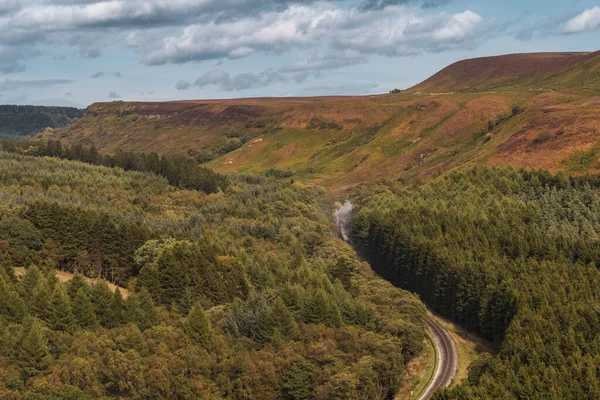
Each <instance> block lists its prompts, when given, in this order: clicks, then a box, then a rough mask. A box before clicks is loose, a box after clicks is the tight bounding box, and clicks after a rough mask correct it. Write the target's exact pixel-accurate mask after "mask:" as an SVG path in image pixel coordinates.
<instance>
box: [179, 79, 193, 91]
mask: <svg viewBox="0 0 600 400" xmlns="http://www.w3.org/2000/svg"><path fill="white" fill-rule="evenodd" d="M191 86H192V84H191V83H189V82H188V81H183V80H181V81H179V82H177V84H176V85H175V89H177V90H187V89H189V88H190V87H191Z"/></svg>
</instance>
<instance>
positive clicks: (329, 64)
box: [281, 51, 367, 73]
mask: <svg viewBox="0 0 600 400" xmlns="http://www.w3.org/2000/svg"><path fill="white" fill-rule="evenodd" d="M365 62H367V58H366V57H365V56H363V55H362V54H360V53H356V52H351V51H346V52H344V51H342V52H335V51H332V52H331V53H330V54H326V55H319V56H311V57H308V58H306V59H304V60H302V61H298V62H296V63H294V64H289V65H286V66H284V67H282V68H281V72H301V73H307V72H316V71H323V70H329V69H339V68H343V67H349V66H353V65H358V64H362V63H365Z"/></svg>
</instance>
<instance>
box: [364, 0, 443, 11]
mask: <svg viewBox="0 0 600 400" xmlns="http://www.w3.org/2000/svg"><path fill="white" fill-rule="evenodd" d="M450 2H451V0H366V1H364V2H363V3H361V4H360V5H359V9H361V10H383V9H384V8H386V7H390V6H404V5H408V4H415V5H419V6H420V7H421V8H437V7H440V6H444V5H447V4H450Z"/></svg>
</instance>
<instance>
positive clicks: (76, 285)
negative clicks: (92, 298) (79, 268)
mask: <svg viewBox="0 0 600 400" xmlns="http://www.w3.org/2000/svg"><path fill="white" fill-rule="evenodd" d="M66 286H67V294H68V295H69V298H70V299H71V300H73V299H74V298H75V296H76V295H77V292H79V289H83V290H84V291H85V292H86V293H87V290H88V283H87V282H86V281H85V278H84V277H83V276H82V275H81V274H75V276H73V279H71V280H70V281H69V282H68V283H67V285H66Z"/></svg>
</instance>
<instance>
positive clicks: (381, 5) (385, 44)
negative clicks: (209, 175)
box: [0, 0, 600, 106]
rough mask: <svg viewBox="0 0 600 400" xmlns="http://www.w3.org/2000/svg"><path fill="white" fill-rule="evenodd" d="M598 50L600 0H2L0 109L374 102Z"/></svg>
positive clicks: (0, 6)
mask: <svg viewBox="0 0 600 400" xmlns="http://www.w3.org/2000/svg"><path fill="white" fill-rule="evenodd" d="M596 50H600V1H599V0H596V1H586V0H563V1H556V0H504V1H487V0H486V1H484V0H480V1H475V0H471V1H462V0H354V1H347V0H329V1H319V0H0V103H4V104H6V103H11V104H47V105H58V104H60V105H75V106H86V105H88V104H90V103H92V102H96V101H111V100H116V99H122V100H145V101H159V100H173V99H198V98H230V97H252V96H309V95H327V94H372V93H382V92H387V91H389V90H390V89H393V88H406V87H409V86H411V85H413V84H415V83H418V82H419V81H421V80H423V79H425V78H427V77H428V76H429V75H431V74H432V73H435V72H436V71H437V70H439V69H441V68H443V67H444V66H446V65H447V64H449V63H452V62H454V61H457V60H460V59H464V58H471V57H479V56H485V55H496V54H505V53H516V52H534V51H596Z"/></svg>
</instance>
